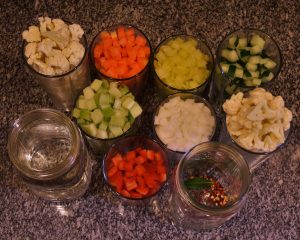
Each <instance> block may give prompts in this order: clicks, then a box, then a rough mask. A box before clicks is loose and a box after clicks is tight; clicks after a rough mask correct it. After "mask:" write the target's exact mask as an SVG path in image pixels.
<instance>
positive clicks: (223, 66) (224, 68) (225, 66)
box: [220, 62, 230, 73]
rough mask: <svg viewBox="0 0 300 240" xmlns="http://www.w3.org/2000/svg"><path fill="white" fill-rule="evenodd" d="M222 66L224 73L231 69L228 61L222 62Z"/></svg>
mask: <svg viewBox="0 0 300 240" xmlns="http://www.w3.org/2000/svg"><path fill="white" fill-rule="evenodd" d="M220 65H221V68H222V71H223V72H224V73H228V70H229V66H230V65H229V64H227V63H222V62H221V64H220Z"/></svg>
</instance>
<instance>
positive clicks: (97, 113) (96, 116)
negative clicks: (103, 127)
mask: <svg viewBox="0 0 300 240" xmlns="http://www.w3.org/2000/svg"><path fill="white" fill-rule="evenodd" d="M91 119H92V121H93V122H94V123H95V124H98V123H100V122H101V121H102V119H103V113H102V111H101V110H100V109H99V108H97V109H95V110H94V111H93V112H91Z"/></svg>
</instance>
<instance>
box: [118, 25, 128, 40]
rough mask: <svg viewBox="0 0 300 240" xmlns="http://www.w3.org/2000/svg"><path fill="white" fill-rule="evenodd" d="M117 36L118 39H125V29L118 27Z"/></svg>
mask: <svg viewBox="0 0 300 240" xmlns="http://www.w3.org/2000/svg"><path fill="white" fill-rule="evenodd" d="M117 34H118V38H119V39H121V38H124V37H126V33H125V28H124V27H118V29H117Z"/></svg>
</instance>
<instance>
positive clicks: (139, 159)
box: [135, 156, 147, 164]
mask: <svg viewBox="0 0 300 240" xmlns="http://www.w3.org/2000/svg"><path fill="white" fill-rule="evenodd" d="M146 160H147V159H146V158H145V157H143V156H138V157H137V158H136V159H135V162H136V163H137V164H143V163H144V162H146Z"/></svg>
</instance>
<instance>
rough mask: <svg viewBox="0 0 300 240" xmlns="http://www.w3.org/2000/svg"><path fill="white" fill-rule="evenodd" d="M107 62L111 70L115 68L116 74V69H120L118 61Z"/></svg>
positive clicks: (109, 60)
mask: <svg viewBox="0 0 300 240" xmlns="http://www.w3.org/2000/svg"><path fill="white" fill-rule="evenodd" d="M107 62H108V64H109V68H113V69H114V71H115V72H116V68H117V67H118V62H117V60H115V59H108V60H107Z"/></svg>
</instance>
